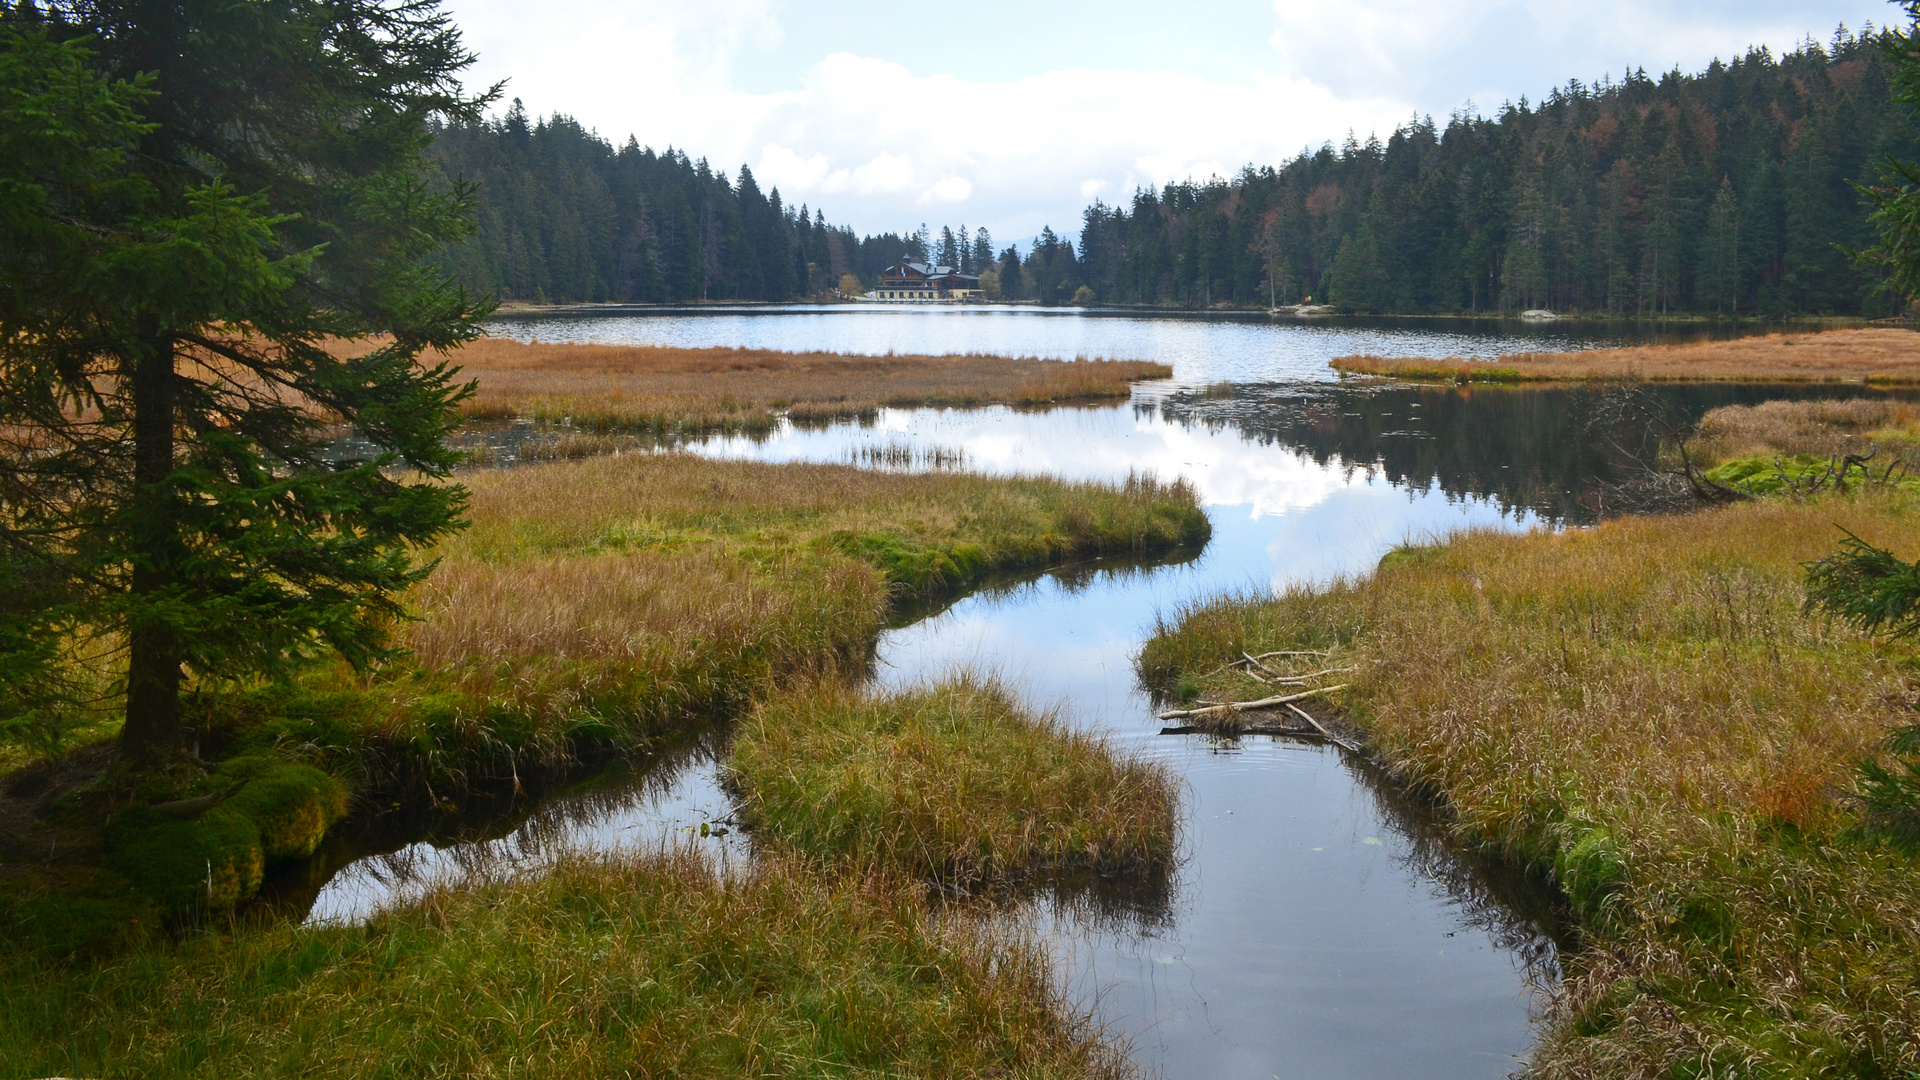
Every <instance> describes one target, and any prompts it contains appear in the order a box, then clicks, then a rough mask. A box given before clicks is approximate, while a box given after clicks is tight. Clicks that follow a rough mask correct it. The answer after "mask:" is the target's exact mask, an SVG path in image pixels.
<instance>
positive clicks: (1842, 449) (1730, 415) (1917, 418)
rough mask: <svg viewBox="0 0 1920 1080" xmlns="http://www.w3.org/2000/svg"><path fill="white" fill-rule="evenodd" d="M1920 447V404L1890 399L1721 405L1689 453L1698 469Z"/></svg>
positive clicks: (1704, 424)
mask: <svg viewBox="0 0 1920 1080" xmlns="http://www.w3.org/2000/svg"><path fill="white" fill-rule="evenodd" d="M1916 445H1920V402H1914V401H1902V400H1898V399H1894V398H1849V399H1846V400H1843V401H1767V402H1762V403H1760V404H1758V405H1723V406H1721V407H1720V408H1717V409H1714V410H1713V411H1711V412H1709V413H1707V414H1706V415H1705V416H1703V417H1701V418H1700V425H1699V427H1698V429H1697V430H1696V432H1695V435H1694V439H1693V441H1692V443H1691V444H1689V447H1688V449H1689V450H1690V451H1691V452H1693V454H1694V456H1695V458H1696V459H1697V461H1699V462H1700V463H1703V464H1718V463H1720V462H1723V461H1732V460H1734V459H1736V458H1753V457H1763V458H1773V457H1796V456H1801V455H1805V456H1810V457H1822V458H1833V457H1841V456H1844V455H1846V454H1864V453H1868V452H1870V451H1872V450H1879V451H1881V452H1882V454H1883V456H1886V455H1888V454H1894V453H1901V452H1911V451H1912V450H1913V449H1914V448H1915V447H1916Z"/></svg>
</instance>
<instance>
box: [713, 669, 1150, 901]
mask: <svg viewBox="0 0 1920 1080" xmlns="http://www.w3.org/2000/svg"><path fill="white" fill-rule="evenodd" d="M727 775H728V779H729V782H730V784H731V785H732V786H733V787H734V789H735V790H736V792H737V794H738V797H739V808H740V813H741V815H742V817H743V818H744V820H745V821H746V822H747V823H748V825H749V826H750V827H751V828H752V829H753V830H754V831H755V834H756V835H757V836H758V837H759V838H761V839H762V840H763V841H774V842H776V843H777V844H778V845H780V846H782V847H785V848H788V849H791V850H793V851H796V852H798V853H800V854H803V855H806V856H809V857H812V858H816V859H823V860H826V861H829V862H833V863H837V864H840V865H842V866H845V867H850V868H853V869H880V870H885V871H889V872H900V873H905V874H911V875H914V876H918V877H926V878H933V879H937V880H941V881H952V882H959V883H962V884H977V883H988V884H999V883H1008V882H1013V881H1018V880H1019V879H1022V878H1025V877H1028V876H1031V875H1034V874H1038V873H1044V872H1048V871H1093V872H1098V873H1141V872H1151V871H1153V870H1156V869H1164V868H1165V867H1166V866H1167V865H1169V864H1170V862H1171V861H1172V858H1173V847H1174V829H1175V813H1176V809H1177V805H1178V802H1179V798H1178V795H1177V793H1176V792H1175V790H1174V784H1173V780H1172V778H1171V777H1170V776H1169V775H1168V774H1167V772H1166V771H1165V770H1164V769H1162V768H1159V767H1157V766H1153V765H1149V764H1147V763H1145V762H1141V761H1136V760H1132V759H1129V758H1125V757H1122V756H1120V755H1119V754H1117V753H1116V752H1115V751H1114V750H1113V749H1112V748H1111V747H1110V746H1108V745H1107V744H1106V743H1105V742H1104V741H1102V740H1100V739H1098V738H1095V737H1093V736H1089V735H1085V734H1081V733H1079V732H1075V731H1072V730H1070V729H1068V728H1066V727H1065V726H1063V725H1062V724H1061V723H1060V722H1059V721H1058V720H1057V719H1055V718H1053V717H1051V716H1045V715H1035V714H1034V713H1033V712H1031V711H1029V710H1027V709H1025V708H1023V707H1021V706H1020V705H1019V704H1018V703H1017V702H1015V701H1014V700H1013V699H1012V697H1011V695H1010V694H1009V693H1008V692H1007V691H1006V689H1005V688H1004V687H1001V686H1000V685H998V684H996V683H993V682H991V681H982V680H979V679H976V678H962V679H959V680H958V681H955V682H950V683H946V684H942V685H939V686H934V687H929V688H926V689H920V690H913V691H907V692H903V693H897V694H889V695H882V696H868V695H865V694H863V693H862V692H860V691H857V690H850V689H845V688H840V687H821V688H816V689H813V690H810V691H808V692H805V693H799V694H791V695H783V696H781V697H777V698H775V699H773V700H771V701H769V702H767V703H766V704H764V705H762V706H761V707H760V708H758V709H757V710H755V711H754V713H753V715H752V716H750V717H749V718H748V719H747V720H746V721H745V722H744V723H742V725H741V727H740V730H739V733H738V734H737V735H736V737H735V740H734V744H733V754H732V757H731V759H730V760H729V762H728V765H727Z"/></svg>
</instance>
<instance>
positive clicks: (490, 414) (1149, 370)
mask: <svg viewBox="0 0 1920 1080" xmlns="http://www.w3.org/2000/svg"><path fill="white" fill-rule="evenodd" d="M452 361H453V362H454V363H456V364H458V365H460V368H461V373H462V374H463V375H464V376H466V377H467V378H471V379H474V380H475V381H476V382H477V383H478V387H477V391H476V393H475V395H474V396H473V398H471V399H470V400H469V401H467V402H466V403H465V405H464V406H463V409H464V410H465V414H466V415H467V416H468V417H470V418H472V419H482V420H484V419H502V418H508V417H520V418H526V419H532V420H538V421H543V422H546V423H554V424H557V423H562V422H564V423H566V424H567V425H568V426H570V427H571V428H574V429H578V430H582V431H591V432H627V433H633V434H645V435H651V436H655V437H663V436H668V435H697V434H711V433H717V432H728V433H739V434H748V435H751V434H763V433H766V432H769V431H771V430H773V427H774V425H775V424H776V423H777V422H778V420H779V418H780V417H781V416H782V415H785V416H788V417H791V418H793V419H794V420H796V421H806V422H814V423H817V422H820V421H821V420H838V419H857V418H860V417H863V416H871V415H872V414H873V413H874V411H875V410H876V409H878V408H880V407H882V406H916V405H931V406H954V407H964V406H979V405H992V404H1010V405H1046V404H1053V403H1058V402H1072V401H1095V400H1102V399H1112V398H1124V397H1126V396H1128V395H1129V394H1131V393H1132V389H1133V384H1134V383H1135V382H1138V381H1140V380H1143V379H1164V378H1167V377H1169V376H1171V375H1172V374H1173V369H1172V368H1170V367H1168V366H1167V365H1165V364H1159V363H1151V362H1147V361H1140V360H1093V359H1085V358H1083V359H1080V360H1074V361H1061V360H1040V359H1036V358H1031V357H1009V356H983V355H967V356H912V355H888V356H862V355H857V354H851V353H818V352H813V353H808V352H780V351H776V350H772V349H726V348H715V349H684V348H673V347H668V346H636V345H568V344H553V343H546V342H534V343H532V344H522V343H521V342H518V341H513V340H510V339H504V338H486V339H482V340H480V341H476V342H474V343H472V344H470V345H467V346H465V347H464V348H462V349H460V350H459V351H458V352H457V353H455V354H454V355H453V356H452Z"/></svg>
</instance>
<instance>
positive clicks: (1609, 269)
mask: <svg viewBox="0 0 1920 1080" xmlns="http://www.w3.org/2000/svg"><path fill="white" fill-rule="evenodd" d="M1916 138H1920V124H1916V122H1915V118H1914V117H1913V115H1912V114H1911V113H1910V111H1909V110H1908V109H1907V108H1906V107H1905V106H1904V105H1901V104H1898V103H1896V102H1894V101H1893V99H1892V97H1891V94H1890V87H1889V82H1888V65H1887V62H1886V60H1885V57H1884V54H1883V51H1882V49H1881V36H1880V35H1879V34H1878V33H1876V32H1874V31H1873V30H1872V28H1871V27H1870V26H1869V27H1868V29H1867V30H1866V31H1865V32H1862V33H1858V34H1853V33H1849V32H1847V31H1846V30H1845V29H1844V28H1843V29H1842V30H1840V31H1839V32H1837V33H1836V34H1835V35H1834V37H1833V39H1832V40H1831V41H1830V42H1828V43H1826V44H1824V45H1823V44H1820V43H1815V42H1808V43H1806V44H1804V45H1802V46H1801V47H1800V48H1799V49H1797V50H1795V51H1794V52H1792V53H1789V54H1787V55H1785V56H1780V57H1775V56H1774V55H1772V54H1771V53H1770V52H1769V51H1768V50H1766V49H1764V48H1760V49H1753V50H1750V51H1748V52H1747V53H1746V54H1745V55H1744V56H1741V57H1739V58H1738V59H1735V60H1734V61H1732V62H1731V63H1722V62H1719V61H1715V62H1714V63H1713V64H1712V65H1711V66H1710V67H1708V68H1707V70H1706V71H1704V72H1700V73H1698V74H1692V75H1687V74H1682V73H1679V72H1673V73H1669V74H1666V75H1663V76H1660V77H1659V78H1657V79H1656V78H1652V77H1649V76H1648V75H1646V74H1645V73H1644V72H1639V71H1636V72H1632V73H1629V74H1628V75H1626V76H1625V77H1623V78H1622V79H1620V80H1618V81H1614V80H1613V79H1611V78H1608V79H1604V80H1602V81H1600V82H1598V83H1595V84H1582V83H1580V82H1578V81H1572V82H1569V83H1568V84H1567V85H1566V86H1564V87H1562V88H1559V89H1556V90H1554V91H1553V92H1552V93H1550V94H1549V95H1547V97H1546V99H1545V100H1543V101H1541V102H1539V103H1537V104H1535V103H1529V102H1528V101H1527V100H1526V99H1524V98H1522V99H1521V100H1520V101H1519V102H1518V103H1517V104H1509V105H1507V106H1505V107H1503V108H1502V109H1501V110H1500V111H1499V113H1498V115H1496V116H1494V117H1491V118H1489V117H1483V116H1479V115H1475V114H1473V113H1472V112H1471V111H1470V110H1463V111H1461V112H1460V113H1457V114H1455V115H1454V116H1453V117H1451V118H1450V119H1449V120H1448V121H1447V123H1446V124H1445V126H1444V127H1442V126H1439V125H1436V124H1435V123H1434V122H1433V121H1432V120H1431V119H1430V118H1416V119H1414V120H1412V121H1410V122H1409V123H1407V124H1405V125H1403V126H1402V127H1401V128H1400V129H1398V130H1396V131H1395V132H1393V134H1392V135H1391V136H1389V137H1388V138H1387V140H1386V141H1385V142H1384V143H1383V142H1381V141H1379V140H1378V139H1377V138H1369V139H1367V140H1366V141H1365V142H1360V141H1357V140H1356V139H1354V138H1353V137H1352V136H1349V137H1348V139H1347V140H1346V142H1345V143H1344V144H1343V145H1341V146H1339V147H1335V146H1333V145H1331V144H1329V145H1326V146H1323V147H1321V148H1320V149H1319V150H1318V151H1316V152H1312V153H1307V152H1303V153H1302V154H1301V155H1300V156H1299V157H1297V158H1295V159H1294V160H1292V161H1290V162H1287V163H1285V164H1283V165H1279V166H1259V167H1256V166H1248V167H1247V168H1246V169H1244V170H1242V171H1241V172H1240V174H1239V175H1237V176H1235V177H1233V178H1232V179H1230V180H1227V179H1220V178H1214V179H1211V180H1208V181H1204V182H1182V183H1172V184H1168V185H1166V186H1165V187H1163V188H1159V189H1157V190H1156V189H1151V188H1150V189H1145V190H1141V191H1138V192H1136V193H1135V194H1134V197H1133V199H1132V201H1131V204H1130V205H1126V206H1108V205H1105V204H1103V203H1095V204H1094V205H1093V206H1091V207H1089V208H1088V209H1087V210H1086V212H1085V217H1084V221H1083V226H1082V229H1081V234H1080V237H1079V239H1078V242H1077V244H1076V243H1075V242H1074V241H1073V240H1071V239H1069V238H1067V237H1065V236H1061V235H1058V234H1056V233H1054V231H1053V230H1052V229H1047V230H1044V231H1043V232H1042V233H1041V235H1040V236H1039V237H1038V238H1037V239H1036V241H1035V242H1034V243H1032V244H1031V245H1029V247H1028V249H1027V250H1026V251H1025V252H1024V253H1023V252H1021V250H1020V249H1019V247H1018V246H1013V247H1008V248H1006V249H1004V250H1001V251H999V252H997V253H994V251H993V247H992V242H991V239H990V238H989V237H988V236H987V234H986V231H985V230H984V229H982V230H977V231H976V232H975V233H974V234H973V235H971V236H970V235H969V234H968V231H967V229H966V227H965V226H961V227H960V228H959V230H957V231H956V230H953V229H951V228H943V229H941V230H940V232H939V234H934V233H931V232H930V231H929V230H927V228H926V227H925V226H924V225H923V226H921V227H920V229H919V230H918V231H917V232H915V231H910V232H905V233H898V234H896V233H887V234H882V235H879V236H868V237H864V238H862V237H858V236H856V234H855V233H854V232H853V230H851V229H848V228H845V227H840V226H834V225H831V224H829V223H828V222H827V221H826V219H825V216H824V215H823V214H822V213H821V211H820V210H818V209H809V208H808V207H806V206H799V207H793V206H788V205H785V204H783V202H782V201H781V198H780V195H779V193H778V192H777V191H767V192H763V191H762V190H761V189H760V188H759V186H758V184H757V183H756V182H755V180H754V178H753V174H752V173H751V171H750V170H748V169H747V168H746V167H744V166H743V167H742V168H741V169H740V171H739V174H738V176H737V177H735V178H729V177H728V176H727V174H726V173H724V172H721V171H717V170H714V169H712V168H710V167H709V166H708V164H707V163H706V162H705V161H704V160H699V161H694V160H689V158H688V156H687V155H686V154H685V153H684V152H680V151H675V150H671V149H670V150H668V151H666V152H664V153H656V152H655V151H653V150H651V149H645V148H642V147H640V146H639V145H637V144H636V143H635V142H634V141H633V140H632V139H629V140H628V142H627V143H626V145H625V146H623V147H621V148H619V149H617V150H616V149H615V148H614V147H613V146H612V145H611V144H609V143H608V142H607V141H606V140H604V139H602V138H601V137H599V136H598V135H596V134H594V133H592V132H589V131H587V130H585V129H583V128H582V127H581V126H580V125H579V124H578V123H577V122H575V121H573V120H571V119H569V118H567V117H564V116H555V117H552V118H550V119H548V120H544V121H540V122H538V123H531V124H530V123H529V122H528V120H527V118H526V116H525V114H524V113H523V112H522V111H521V110H520V109H519V108H518V106H517V103H516V107H515V108H514V109H513V110H512V111H511V112H509V113H508V114H507V115H506V116H505V117H504V118H503V119H500V120H496V121H489V122H486V123H483V124H477V125H467V126H455V127H449V128H446V129H445V130H443V131H442V132H441V135H440V140H439V143H438V147H437V155H438V158H439V161H440V163H441V165H442V167H443V168H444V169H445V170H446V171H447V172H448V173H449V174H450V175H454V176H461V177H465V178H466V179H469V180H472V181H477V182H478V184H479V188H480V213H479V230H478V233H477V235H476V236H474V237H473V238H472V239H471V240H469V241H468V242H467V243H465V244H463V245H462V246H461V247H459V248H458V249H456V250H454V251H453V252H451V253H450V254H449V255H448V256H447V257H446V261H447V265H448V267H449V268H450V269H452V270H453V271H454V272H455V273H456V274H457V276H458V277H459V278H460V279H461V280H462V281H463V282H464V283H466V284H467V285H469V286H470V287H473V288H475V289H478V290H482V291H487V292H495V293H498V294H499V295H500V296H502V297H503V298H507V299H516V300H549V301H556V302H558V301H624V302H661V301H688V300H788V299H796V298H802V297H807V296H814V295H821V294H824V293H825V292H827V291H828V290H830V289H832V288H834V287H835V286H836V285H839V284H841V283H842V278H843V276H844V275H847V274H852V275H853V276H854V277H856V278H857V279H859V282H860V284H861V285H862V286H863V287H864V286H868V285H871V284H872V283H873V281H874V279H875V277H876V276H877V274H878V273H879V271H880V269H881V268H883V267H885V266H886V265H888V264H889V263H891V262H893V261H895V260H897V259H899V258H900V257H901V256H902V255H903V254H908V255H912V256H913V257H916V258H924V259H929V260H931V261H935V262H941V263H947V264H950V265H955V266H960V267H962V268H963V269H966V270H969V271H972V272H982V271H991V272H992V274H993V276H992V277H991V278H989V279H987V282H985V284H987V286H988V288H989V290H990V291H991V292H995V293H997V294H998V295H999V296H1000V297H1002V298H1004V299H1009V300H1022V299H1024V300H1037V301H1039V302H1041V303H1049V304H1063V303H1094V302H1097V303H1113V304H1153V305H1169V306H1176V307H1189V308H1204V307H1217V306H1256V305H1259V306H1264V305H1265V304H1267V303H1269V302H1273V301H1277V302H1279V303H1298V302H1302V301H1306V300H1311V301H1313V302H1315V303H1327V304H1333V305H1337V306H1339V307H1342V308H1349V309H1353V310H1357V311H1370V312H1382V313H1409V314H1412V313H1449V312H1473V311H1517V310H1523V309H1527V308H1551V309H1554V310H1558V311H1584V312H1595V313H1612V314H1617V315H1623V316H1648V315H1659V314H1668V313H1679V312H1695V313H1706V314H1724V315H1735V316H1749V315H1751V316H1785V315H1794V314H1864V315H1880V314H1886V313H1887V308H1888V307H1889V306H1890V304H1891V303H1892V301H1890V300H1888V299H1886V298H1885V297H1884V296H1881V295H1879V294H1877V293H1876V292H1875V286H1876V285H1877V284H1878V278H1877V276H1876V275H1875V274H1874V273H1873V272H1872V271H1870V270H1868V269H1864V268H1861V267H1859V266H1856V265H1855V263H1854V261H1853V260H1852V258H1851V257H1850V255H1849V253H1848V252H1849V250H1850V249H1854V248H1860V247H1865V246H1867V245H1868V244H1869V243H1870V242H1871V241H1872V239H1873V230H1872V227H1871V225H1870V224H1869V223H1868V221H1867V212H1868V208H1867V206H1866V201H1865V199H1864V198H1863V197H1862V195H1861V192H1860V191H1859V190H1858V188H1857V187H1856V185H1858V184H1872V183H1877V182H1879V168H1878V166H1879V163H1880V162H1881V161H1882V160H1884V159H1885V158H1886V157H1887V156H1888V155H1889V154H1901V153H1905V154H1910V153H1911V148H1912V146H1913V145H1914V142H1915V140H1916Z"/></svg>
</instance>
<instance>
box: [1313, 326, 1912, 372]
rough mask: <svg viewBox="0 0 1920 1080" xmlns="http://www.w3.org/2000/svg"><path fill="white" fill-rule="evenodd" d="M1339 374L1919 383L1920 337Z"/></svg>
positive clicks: (1395, 362)
mask: <svg viewBox="0 0 1920 1080" xmlns="http://www.w3.org/2000/svg"><path fill="white" fill-rule="evenodd" d="M1332 366H1333V368H1334V369H1335V370H1337V371H1344V372H1348V373H1350V374H1355V375H1384V376H1390V377H1394V378H1403V379H1415V380H1420V381H1428V382H1432V381H1441V382H1461V383H1469V382H1487V383H1514V382H1568V381H1572V382H1583V381H1593V380H1600V381H1609V382H1610V381H1617V380H1620V379H1641V380H1647V381H1650V382H1743V381H1745V382H1869V383H1885V384H1897V383H1920V334H1916V333H1914V332H1913V331H1911V330H1902V329H1892V328H1888V327H1866V328H1857V329H1846V330H1827V331H1824V332H1815V333H1804V334H1766V335H1763V336H1756V337H1745V338H1735V339H1733V340H1730V341H1702V342H1693V343H1689V344H1684V345H1641V346H1636V347H1633V348H1627V349H1596V350H1593V351H1590V352H1570V353H1530V352H1529V353H1512V354H1509V355H1506V356H1502V357H1500V358H1499V359H1498V360H1491V361H1489V360H1469V359H1466V358H1463V357H1448V358H1446V359H1440V360H1436V359H1429V358H1425V357H1387V356H1342V357H1337V358H1335V359H1334V360H1333V361H1332Z"/></svg>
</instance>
